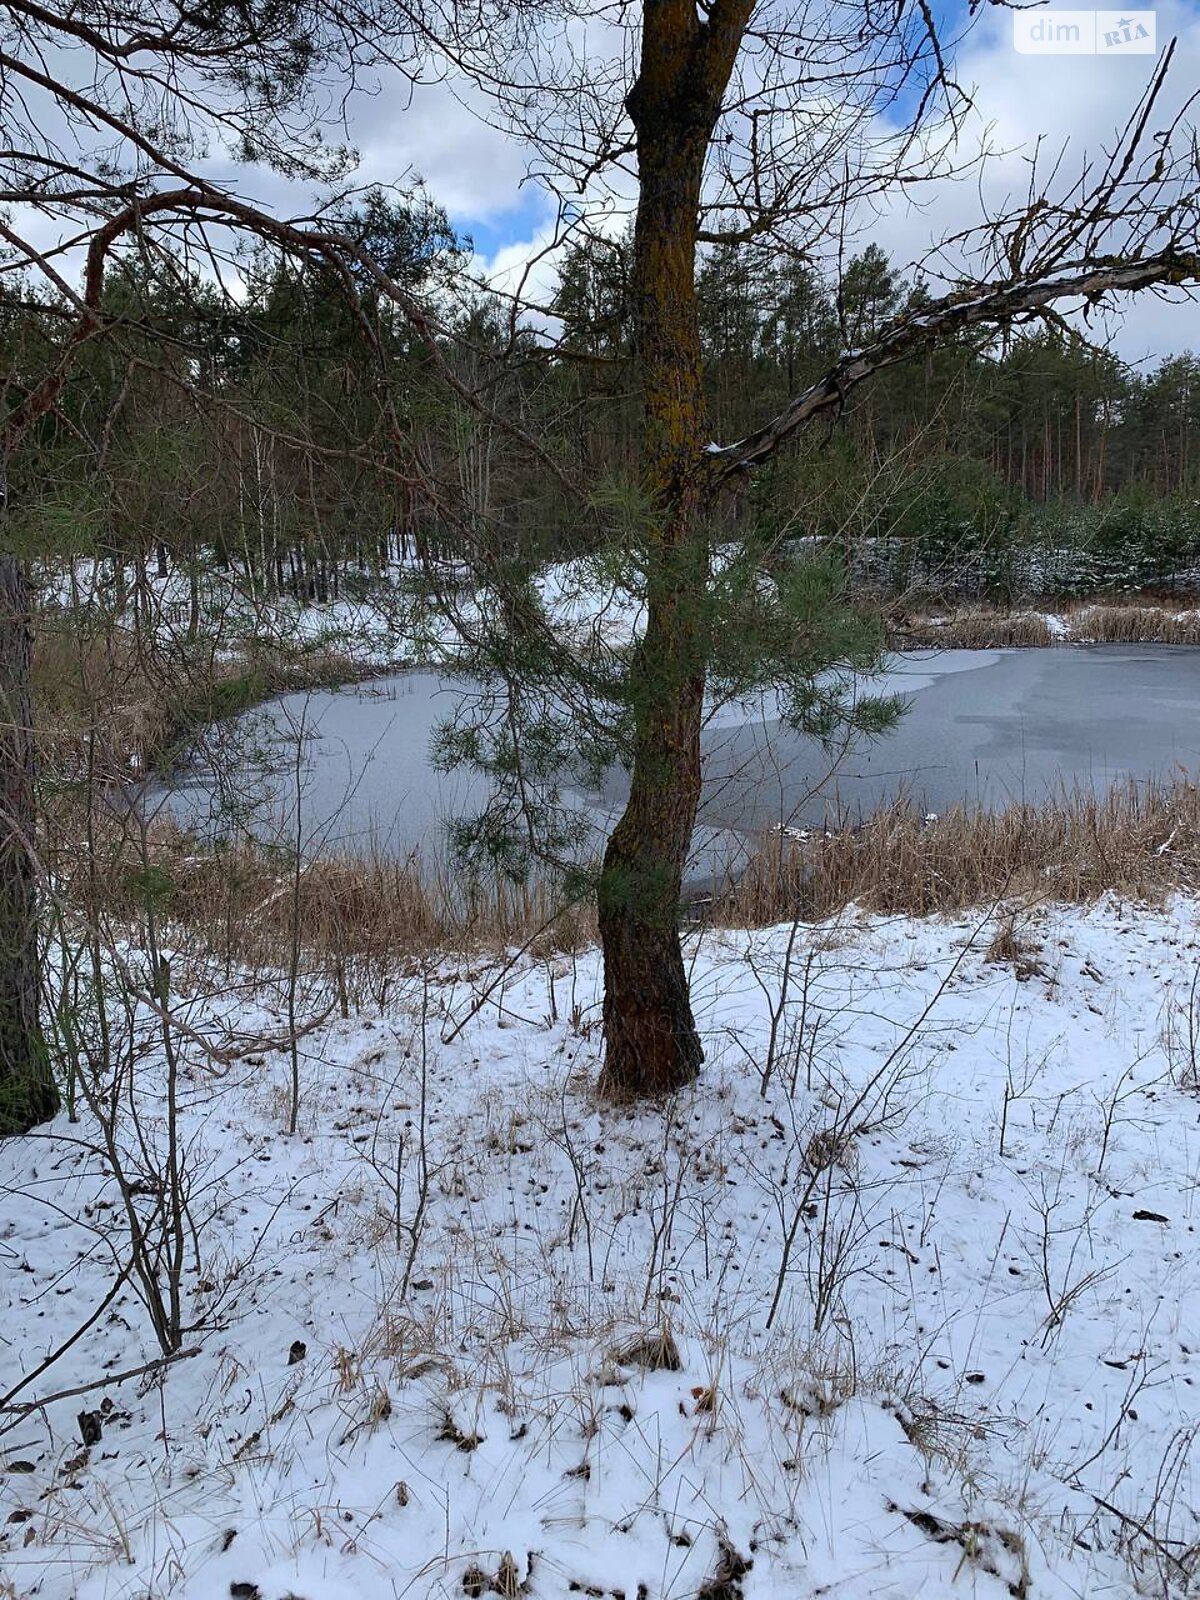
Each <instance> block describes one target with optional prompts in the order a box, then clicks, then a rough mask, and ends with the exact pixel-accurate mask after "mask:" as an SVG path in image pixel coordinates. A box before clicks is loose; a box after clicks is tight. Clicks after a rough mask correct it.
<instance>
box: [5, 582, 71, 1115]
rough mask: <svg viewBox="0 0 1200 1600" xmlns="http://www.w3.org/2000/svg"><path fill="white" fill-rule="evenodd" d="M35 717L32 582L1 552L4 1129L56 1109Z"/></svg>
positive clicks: (52, 1112) (51, 1113)
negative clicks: (43, 982) (40, 893)
mask: <svg viewBox="0 0 1200 1600" xmlns="http://www.w3.org/2000/svg"><path fill="white" fill-rule="evenodd" d="M32 722H33V718H32V708H31V704H30V627H29V590H28V586H27V584H26V580H25V573H24V570H23V568H22V566H21V563H20V561H19V560H18V559H17V557H16V556H14V555H9V554H5V553H0V1134H11V1133H24V1132H26V1131H27V1130H28V1129H29V1128H32V1127H34V1126H35V1125H36V1124H37V1123H39V1122H44V1121H45V1120H46V1119H47V1118H48V1117H52V1116H53V1115H54V1113H55V1112H56V1111H57V1110H58V1094H57V1092H56V1090H55V1087H54V1080H53V1077H52V1075H51V1072H50V1068H49V1063H48V1060H47V1056H46V1050H45V1046H44V1043H43V1040H42V1036H41V1032H40V1030H39V1027H38V927H37V877H36V873H35V870H34V858H33V851H34V819H35V808H34V788H33V726H32Z"/></svg>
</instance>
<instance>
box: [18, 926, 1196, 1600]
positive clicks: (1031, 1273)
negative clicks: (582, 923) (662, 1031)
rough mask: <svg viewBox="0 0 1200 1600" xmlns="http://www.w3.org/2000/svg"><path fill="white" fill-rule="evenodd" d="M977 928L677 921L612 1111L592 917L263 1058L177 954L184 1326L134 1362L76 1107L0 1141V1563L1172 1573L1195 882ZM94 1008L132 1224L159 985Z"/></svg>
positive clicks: (172, 1567) (1183, 1589) (293, 1584)
mask: <svg viewBox="0 0 1200 1600" xmlns="http://www.w3.org/2000/svg"><path fill="white" fill-rule="evenodd" d="M998 927H1000V928H1001V931H1003V926H1002V922H1001V921H1000V920H998V919H997V918H996V917H991V918H988V917H985V916H984V915H983V914H981V915H980V916H979V917H977V918H963V919H959V920H956V921H943V920H930V921H916V920H902V919H900V920H898V919H881V918H877V917H865V916H856V915H853V914H850V915H847V916H846V917H843V918H842V919H840V920H839V922H838V923H837V924H836V925H835V924H828V925H823V926H819V927H807V926H803V927H800V928H799V929H798V930H796V931H795V933H793V930H792V929H790V928H787V927H783V928H776V929H772V930H767V931H763V932H755V933H745V932H740V933H739V932H711V931H709V932H705V933H703V934H697V935H693V936H692V937H691V939H690V942H689V945H688V950H689V954H690V956H691V959H692V980H693V992H694V997H695V1004H696V1008H697V1015H698V1019H699V1021H700V1025H701V1027H702V1030H703V1032H704V1036H705V1043H706V1049H707V1062H706V1065H705V1069H704V1072H703V1076H702V1078H701V1080H700V1082H699V1083H698V1084H697V1085H696V1086H695V1087H694V1088H691V1089H689V1090H688V1091H686V1092H684V1093H682V1094H680V1095H679V1096H678V1097H677V1098H676V1099H675V1100H674V1101H673V1102H671V1103H670V1104H667V1105H662V1104H659V1105H647V1106H642V1107H639V1108H637V1109H636V1110H621V1109H613V1108H610V1107H605V1106H602V1105H600V1104H598V1103H597V1102H596V1100H595V1098H594V1094H593V1089H594V1084H595V1080H596V1073H597V1067H598V1050H599V1030H598V1010H597V998H598V970H599V969H598V958H597V956H596V954H595V953H594V952H591V951H588V952H585V953H584V954H582V955H579V956H573V955H541V956H539V957H537V958H536V959H535V958H534V957H532V956H528V955H527V956H522V957H520V958H514V960H513V962H512V965H511V969H510V970H509V971H508V972H507V974H506V975H504V976H503V978H502V980H501V981H497V980H498V977H499V972H500V969H499V968H498V967H497V965H496V963H495V961H494V960H490V959H489V960H484V959H482V958H481V959H479V960H477V961H474V962H472V963H467V962H464V961H461V960H460V961H458V962H456V963H451V962H449V961H447V962H445V963H443V964H441V965H436V966H434V967H432V968H431V969H430V970H429V971H427V972H425V973H421V972H418V971H415V970H414V971H413V972H412V973H410V974H409V975H408V976H406V977H404V978H403V979H402V980H399V981H398V982H397V983H396V984H395V985H394V987H393V989H392V991H391V993H390V995H389V996H387V997H386V1000H385V1006H384V1009H382V1010H380V1011H378V1012H376V1013H375V1014H362V1015H357V1016H354V1017H353V1018H352V1019H351V1020H348V1021H346V1020H342V1019H341V1018H340V1016H339V1015H338V1013H337V1011H334V1012H333V1013H332V1014H330V1015H327V1016H325V1017H324V1020H323V1021H320V1022H319V1024H318V1025H317V1026H315V1027H312V1028H311V1029H310V1031H308V1032H306V1033H305V1034H304V1036H303V1038H302V1039H301V1041H300V1044H299V1047H298V1052H297V1058H296V1061H295V1063H293V1059H292V1052H291V1050H290V1049H289V1048H288V1046H287V1044H286V1037H287V1032H288V1030H287V1028H286V1026H285V1023H284V1006H285V996H284V993H283V990H282V988H281V987H278V986H273V985H272V984H270V983H264V982H261V981H258V982H256V983H255V984H253V985H252V984H251V983H250V982H249V981H248V980H246V981H242V980H240V979H239V978H238V977H237V975H236V974H235V975H234V976H233V977H232V978H230V977H229V976H228V975H226V974H225V973H224V972H223V971H221V970H219V969H217V968H216V967H209V966H207V965H206V964H205V962H204V961H202V960H200V959H199V958H194V957H188V956H186V955H185V954H183V953H182V952H177V953H176V954H175V958H174V961H173V965H172V986H173V990H174V992H175V996H176V997H175V998H174V999H173V1000H172V1001H171V1002H170V1004H169V1006H168V1007H167V1011H168V1013H169V1016H170V1023H169V1026H168V1029H167V1036H168V1040H169V1042H170V1043H171V1045H172V1047H173V1049H174V1051H175V1052H177V1063H178V1071H179V1084H180V1093H179V1100H180V1105H179V1115H178V1127H177V1151H178V1153H179V1162H180V1165H181V1179H180V1187H181V1190H182V1192H183V1193H184V1195H185V1196H186V1200H187V1215H186V1218H185V1222H184V1240H183V1245H184V1249H183V1260H184V1270H183V1280H182V1281H183V1320H184V1323H185V1324H186V1325H187V1328H188V1331H186V1332H185V1333H184V1336H183V1352H182V1354H181V1356H180V1358H179V1359H176V1360H174V1361H172V1362H170V1363H169V1364H166V1365H159V1366H152V1367H150V1368H149V1370H147V1371H144V1372H141V1373H140V1374H137V1375H135V1376H132V1377H125V1378H122V1377H121V1376H120V1375H121V1374H123V1373H126V1372H128V1371H129V1370H130V1369H138V1368H142V1367H145V1366H146V1364H147V1363H154V1362H156V1361H157V1360H158V1359H159V1357H160V1355H161V1350H160V1347H159V1345H158V1343H157V1342H156V1339H155V1336H154V1333H153V1330H152V1325H151V1322H150V1318H149V1315H148V1312H147V1309H146V1298H147V1296H146V1290H145V1288H144V1286H143V1287H142V1288H139V1286H138V1280H137V1278H136V1276H125V1277H122V1272H123V1269H124V1268H125V1267H126V1265H127V1262H128V1259H129V1254H128V1226H127V1220H126V1211H125V1208H124V1205H123V1202H122V1199H121V1196H120V1194H119V1193H118V1189H117V1186H116V1184H115V1183H114V1181H113V1179H112V1176H111V1174H110V1172H109V1168H108V1160H107V1158H106V1157H105V1155H104V1153H103V1151H102V1148H101V1139H100V1130H99V1128H98V1125H97V1123H96V1121H95V1119H94V1117H93V1115H92V1113H91V1112H89V1111H88V1110H87V1109H86V1108H82V1107H81V1109H80V1112H79V1120H78V1121H77V1122H75V1123H74V1124H72V1123H71V1122H69V1121H68V1119H67V1116H66V1115H65V1114H64V1115H63V1116H61V1117H60V1118H59V1119H58V1120H57V1121H56V1122H55V1123H53V1124H52V1125H50V1126H48V1127H47V1128H45V1129H42V1130H40V1131H39V1132H38V1133H37V1134H36V1135H35V1136H32V1137H30V1138H28V1139H14V1140H9V1141H7V1142H5V1143H4V1144H3V1145H0V1393H3V1394H4V1395H5V1399H4V1401H3V1405H4V1410H3V1411H2V1412H0V1430H2V1432H0V1595H3V1596H5V1597H6V1600H15V1597H21V1600H24V1597H26V1596H37V1597H38V1600H67V1597H68V1596H69V1597H77V1600H117V1597H122V1600H135V1597H136V1600H149V1597H155V1600H158V1597H165V1596H179V1597H186V1600H214V1597H225V1596H232V1597H241V1600H254V1597H258V1600H360V1597H361V1600H395V1597H398V1596H412V1597H425V1596H461V1595H464V1594H466V1595H475V1596H479V1595H489V1594H500V1595H504V1596H508V1597H510V1600H511V1597H515V1596H519V1595H527V1596H529V1597H531V1600H540V1597H546V1600H549V1597H554V1600H558V1597H563V1596H569V1595H587V1596H598V1597H605V1600H620V1597H623V1600H639V1597H640V1600H685V1597H688V1600H692V1597H695V1600H733V1597H737V1596H745V1600H807V1597H809V1596H814V1597H815V1596H825V1595H827V1596H833V1597H836V1600H891V1597H895V1600H938V1597H953V1600H960V1597H962V1596H966V1595H974V1596H980V1597H988V1600H990V1597H993V1596H995V1597H1002V1596H1006V1595H1011V1596H1017V1597H1025V1600H1061V1597H1066V1596H1073V1597H1075V1596H1087V1597H1088V1600H1102V1597H1115V1596H1132V1595H1135V1594H1145V1595H1154V1596H1168V1595H1183V1594H1185V1593H1187V1592H1189V1586H1190V1585H1191V1584H1192V1581H1193V1573H1194V1572H1195V1571H1196V1570H1197V1566H1198V1559H1200V1526H1198V1522H1197V1510H1198V1509H1200V1472H1198V1470H1197V1463H1196V1460H1195V1452H1194V1450H1193V1444H1194V1441H1195V1436H1196V1431H1197V1427H1198V1425H1200V1269H1198V1256H1197V1243H1198V1237H1197V1233H1196V1228H1197V1226H1198V1225H1200V1186H1198V1185H1200V1090H1198V1089H1197V1073H1198V1070H1200V1059H1198V1057H1197V1054H1196V1052H1197V1051H1198V1050H1200V1041H1198V1039H1197V1027H1198V1025H1200V998H1198V996H1197V993H1196V973H1197V970H1198V965H1200V910H1198V907H1197V904H1196V903H1195V902H1194V901H1192V900H1188V899H1182V898H1181V899H1179V900H1177V901H1176V902H1175V903H1174V904H1173V905H1171V906H1170V907H1169V908H1167V909H1165V910H1147V909H1144V908H1138V907H1134V906H1130V905H1128V904H1119V903H1117V902H1116V901H1108V902H1106V903H1104V904H1101V905H1099V906H1097V907H1094V908H1091V909H1079V908H1058V907H1053V906H1044V907H1040V908H1034V909H1031V910H1027V911H1026V912H1025V913H1023V914H1022V915H1021V916H1020V917H1018V919H1017V923H1016V939H1015V944H1014V946H1013V947H1011V948H1009V949H1008V950H1007V955H1005V951H1004V950H1003V949H1002V948H1001V946H1004V945H1005V944H1006V943H1007V941H1005V940H1001V941H999V945H998V947H997V948H996V949H995V950H994V951H993V955H994V956H997V957H999V956H1005V958H1004V959H992V960H989V959H987V950H988V946H989V944H990V943H991V941H992V938H993V935H994V934H995V933H996V932H997V928H998ZM124 959H125V960H126V961H127V962H128V963H129V965H130V967H131V968H132V969H133V970H134V971H135V972H136V971H137V970H139V969H140V968H143V967H144V964H145V960H146V958H145V957H144V956H143V955H141V954H139V952H137V951H128V952H126V953H125V956H124ZM325 1004H326V1002H324V1001H322V1000H321V999H320V997H317V996H310V997H308V1000H307V1004H306V1009H305V1011H304V1020H305V1021H306V1022H311V1021H313V1020H315V1019H317V1018H319V1017H320V1016H321V1015H322V1013H323V1012H324V1010H325ZM773 1017H774V1019H775V1026H774V1044H773V1048H772V1045H771V1033H772V1018H773ZM113 1027H114V1030H115V1034H116V1036H117V1038H116V1042H114V1043H112V1044H111V1046H110V1056H109V1057H104V1056H102V1055H100V1054H97V1055H96V1056H95V1061H96V1063H97V1067H96V1070H97V1071H98V1073H99V1074H100V1075H101V1077H102V1076H103V1074H104V1073H105V1072H106V1071H107V1070H109V1069H108V1067H107V1066H106V1065H105V1062H106V1061H107V1060H110V1059H117V1058H119V1064H118V1065H117V1066H116V1067H114V1068H112V1071H113V1073H114V1075H115V1078H116V1080H117V1081H116V1082H115V1084H111V1085H109V1087H111V1088H113V1090H114V1096H115V1100H116V1102H117V1103H118V1104H119V1108H120V1109H119V1112H118V1115H117V1119H116V1127H115V1134H114V1139H115V1145H114V1148H115V1149H116V1150H117V1152H118V1155H119V1159H120V1161H121V1163H122V1165H123V1166H124V1167H125V1169H126V1176H127V1185H128V1187H129V1189H130V1190H131V1192H132V1203H133V1205H134V1207H135V1209H136V1211H137V1213H138V1215H139V1216H140V1217H141V1218H142V1219H143V1225H144V1226H145V1228H146V1233H147V1241H148V1248H150V1249H153V1247H154V1246H155V1242H156V1238H157V1237H158V1235H156V1228H160V1224H159V1223H156V1221H155V1216H156V1210H157V1208H158V1201H159V1198H160V1197H161V1195H162V1193H163V1188H164V1176H163V1175H164V1174H165V1173H167V1172H168V1170H169V1160H168V1153H167V1148H166V1145H167V1138H168V1118H167V1116H166V1109H167V1107H166V1101H165V1098H164V1096H165V1085H166V1082H167V1071H166V1065H165V1061H164V1053H163V1052H164V1045H163V1030H162V1016H161V1015H160V1014H159V1013H156V1012H155V1010H154V1009H153V1008H152V1007H151V1005H150V1004H149V1003H145V1004H142V1005H141V1006H139V1007H138V1008H137V1010H136V1014H135V1015H134V1016H133V1017H132V1018H130V1019H123V1018H121V1017H114V1020H113ZM123 1030H124V1031H123ZM120 1063H125V1064H126V1065H121V1064H120ZM293 1064H295V1065H296V1067H298V1072H299V1085H300V1101H299V1131H298V1133H297V1135H295V1136H289V1135H288V1134H287V1133H286V1132H285V1131H284V1130H285V1129H286V1127H287V1121H288V1113H289V1096H290V1085H291V1074H292V1069H293ZM126 1066H128V1069H129V1070H126ZM764 1076H765V1078H766V1081H765V1086H764ZM135 1113H136V1118H135ZM135 1124H136V1125H135ZM131 1175H132V1176H131ZM168 1213H169V1208H168ZM160 1231H161V1230H160ZM160 1242H161V1241H160ZM167 1243H168V1245H169V1244H170V1239H168V1240H167ZM168 1256H169V1250H168V1251H166V1252H165V1253H164V1257H163V1262H162V1263H160V1266H161V1268H162V1281H165V1261H166V1259H167V1258H168ZM114 1285H116V1286H117V1287H116V1291H115V1293H113V1290H114ZM110 1296H111V1298H108V1297H110ZM97 1310H99V1315H95V1313H96V1312H97ZM772 1313H773V1314H772ZM89 1319H92V1320H91V1321H90V1325H89ZM85 1325H86V1326H85ZM80 1329H84V1331H83V1332H82V1333H81V1334H80V1335H79V1337H78V1338H77V1339H76V1340H75V1342H74V1343H73V1344H70V1346H69V1348H67V1349H66V1350H65V1352H64V1353H63V1354H62V1355H61V1356H60V1358H59V1359H58V1360H57V1361H56V1362H54V1363H53V1365H51V1366H50V1367H49V1368H48V1369H47V1370H46V1371H44V1372H41V1373H40V1374H37V1375H34V1374H35V1372H36V1369H37V1368H38V1367H39V1365H40V1364H41V1362H42V1361H43V1360H44V1358H45V1357H46V1356H47V1354H48V1353H50V1352H51V1351H53V1350H55V1349H57V1348H59V1347H60V1346H62V1345H64V1344H66V1343H67V1342H68V1341H69V1340H70V1339H71V1338H72V1336H73V1335H74V1334H75V1333H76V1332H77V1331H78V1330H80ZM23 1378H28V1379H29V1380H30V1381H27V1382H25V1383H24V1385H23V1386H22V1379H23ZM62 1391H77V1392H74V1393H71V1392H68V1393H67V1394H66V1395H65V1396H64V1397H63V1398H59V1399H53V1398H48V1397H50V1396H53V1395H56V1394H60V1393H61V1392H62ZM43 1400H45V1403H44V1404H42V1403H41V1402H42V1401H43ZM81 1412H82V1413H86V1414H89V1415H90V1416H91V1418H92V1420H91V1421H90V1422H85V1423H84V1424H83V1426H84V1427H85V1428H89V1429H90V1430H91V1431H92V1433H93V1437H94V1436H95V1430H96V1429H97V1427H98V1430H99V1437H98V1438H97V1439H95V1442H93V1443H92V1444H90V1445H86V1446H85V1444H84V1443H83V1442H82V1438H81V1431H80V1429H81V1424H80V1423H79V1421H78V1415H79V1414H80V1413H81Z"/></svg>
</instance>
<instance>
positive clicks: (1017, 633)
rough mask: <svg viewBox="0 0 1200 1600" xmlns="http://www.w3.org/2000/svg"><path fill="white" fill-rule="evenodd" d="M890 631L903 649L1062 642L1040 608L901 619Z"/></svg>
mask: <svg viewBox="0 0 1200 1600" xmlns="http://www.w3.org/2000/svg"><path fill="white" fill-rule="evenodd" d="M888 631H889V640H890V642H891V644H892V645H893V647H894V648H896V649H899V650H912V649H921V650H1008V649H1013V648H1023V649H1029V648H1031V647H1034V646H1039V645H1051V644H1055V643H1057V642H1058V641H1057V640H1056V639H1055V637H1054V635H1053V633H1052V632H1051V631H1050V626H1049V624H1048V623H1047V621H1046V619H1045V617H1044V616H1042V615H1041V614H1040V613H1039V612H1036V611H1014V612H1002V611H988V610H982V609H981V610H971V611H963V612H959V613H957V614H955V615H953V616H950V617H946V618H944V619H937V620H934V619H932V618H923V619H911V620H909V619H904V620H897V621H895V622H893V623H892V624H891V625H890V626H889V630H888Z"/></svg>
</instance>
